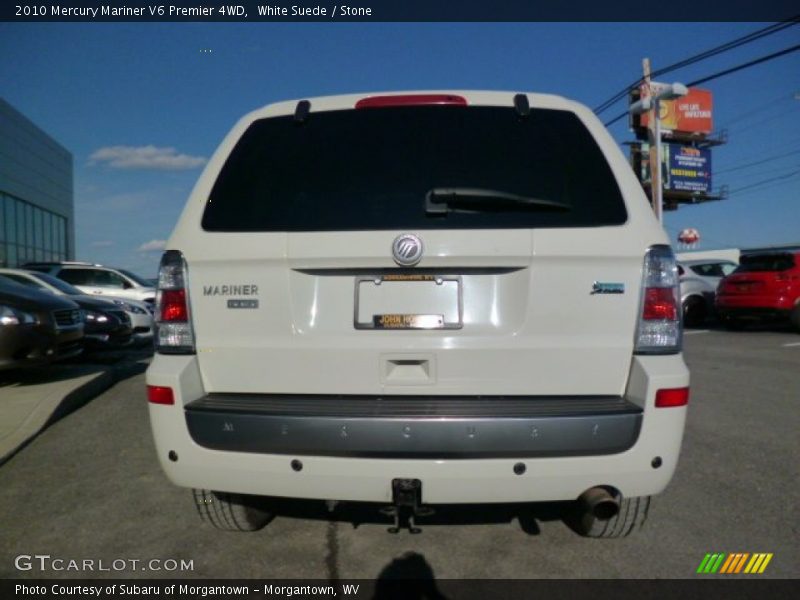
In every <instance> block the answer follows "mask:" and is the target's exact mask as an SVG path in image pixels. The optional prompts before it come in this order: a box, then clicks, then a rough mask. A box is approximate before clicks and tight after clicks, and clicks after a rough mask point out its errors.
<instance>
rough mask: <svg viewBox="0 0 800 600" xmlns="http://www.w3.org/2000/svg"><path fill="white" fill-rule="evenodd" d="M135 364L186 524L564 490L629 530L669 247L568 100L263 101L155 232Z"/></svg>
mask: <svg viewBox="0 0 800 600" xmlns="http://www.w3.org/2000/svg"><path fill="white" fill-rule="evenodd" d="M167 248H168V250H167V251H166V253H165V254H164V256H163V259H162V262H161V268H160V273H159V284H158V294H157V306H156V320H157V332H156V355H155V358H154V360H153V362H152V364H151V365H150V367H149V369H148V371H147V385H148V399H149V401H150V405H149V406H150V417H151V422H152V429H153V434H154V437H155V442H156V447H157V450H158V456H159V459H160V461H161V464H162V466H163V468H164V470H165V471H166V473H167V475H168V477H169V478H170V479H171V480H172V481H173V482H174V483H176V484H177V485H180V486H185V487H187V488H195V492H194V493H195V499H196V501H197V505H198V508H199V510H200V513H201V515H202V516H204V517H205V518H206V519H207V520H209V521H210V522H212V523H213V524H214V525H216V526H218V527H221V528H224V529H238V530H254V529H258V528H260V527H261V526H263V525H264V524H265V523H266V522H267V520H268V519H269V517H270V502H269V497H289V498H312V499H321V500H349V501H367V502H380V503H384V504H388V505H390V507H389V512H390V513H392V514H393V515H394V517H395V528H394V530H395V531H396V530H397V528H399V527H400V526H401V525H402V524H405V523H406V519H407V520H408V525H409V526H410V527H414V521H413V519H414V516H418V515H422V514H426V512H427V511H429V510H431V509H432V508H433V507H432V505H437V504H448V503H500V502H536V501H561V500H564V501H575V502H574V504H572V505H571V506H573V507H574V509H575V512H574V517H575V519H574V523H575V524H576V525H577V528H578V530H579V531H580V532H581V533H583V534H585V535H588V536H594V537H618V536H621V535H627V534H628V533H629V532H630V531H631V530H632V529H634V528H635V527H637V526H639V525H641V523H642V522H643V521H644V519H645V516H646V514H647V509H648V506H649V504H650V500H649V497H650V496H651V495H653V494H657V493H659V492H661V491H662V490H663V489H664V488H665V486H666V485H667V483H668V482H669V480H670V478H671V477H672V475H673V472H674V471H675V467H676V464H677V461H678V455H679V451H680V447H681V439H682V435H683V428H684V420H685V417H686V405H687V401H688V392H689V389H688V385H689V373H688V370H687V368H686V365H685V363H684V361H683V357H682V355H681V335H682V332H681V313H680V303H679V297H678V275H677V269H676V264H675V259H674V257H673V255H672V251H671V250H670V248H669V246H668V239H667V236H666V235H665V233H664V231H663V230H662V229H661V227H660V226H659V224H658V222H657V221H656V219H655V217H654V216H653V212H652V210H651V209H650V207H649V205H648V203H647V200H646V198H645V196H644V193H643V192H642V188H641V186H640V185H639V183H638V181H637V180H636V177H635V176H634V174H633V172H632V171H631V168H630V166H629V165H628V164H627V162H626V160H625V158H624V157H623V155H622V154H621V152H620V151H619V149H618V147H617V145H616V144H615V143H614V140H613V139H612V138H611V137H610V135H609V134H608V132H607V131H606V130H605V129H604V128H603V126H602V125H601V123H600V122H599V121H598V119H597V118H596V117H595V116H594V115H593V114H592V113H591V111H589V110H588V109H587V108H586V107H584V106H582V105H580V104H577V103H575V102H571V101H568V100H565V99H563V98H560V97H557V96H549V95H539V94H515V93H512V92H508V93H506V92H460V91H459V92H408V93H391V94H365V95H348V96H335V97H325V98H313V99H310V100H301V101H299V102H298V101H291V102H282V103H278V104H273V105H270V106H267V107H265V108H263V109H260V110H257V111H255V112H252V113H250V114H248V115H246V116H245V117H244V118H242V119H241V120H240V121H239V123H238V124H237V125H236V126H235V127H234V128H233V130H232V131H231V132H230V134H229V135H228V136H227V137H226V138H225V139H224V140H223V142H222V144H221V145H220V147H219V148H218V149H217V151H216V153H215V154H214V156H213V157H212V159H211V160H210V161H209V163H208V166H207V167H206V169H205V171H204V172H203V174H202V176H201V177H200V179H199V181H198V183H197V185H196V186H195V188H194V191H193V192H192V194H191V196H190V198H189V200H188V203H187V204H186V207H185V209H184V211H183V214H182V215H181V217H180V220H179V222H178V224H177V226H176V228H175V230H174V231H173V233H172V236H171V237H170V239H169V242H168V245H167Z"/></svg>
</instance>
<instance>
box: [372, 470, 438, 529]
mask: <svg viewBox="0 0 800 600" xmlns="http://www.w3.org/2000/svg"><path fill="white" fill-rule="evenodd" d="M381 512H382V513H383V514H385V515H388V516H390V517H393V518H394V526H392V527H389V529H388V531H389V533H398V532H399V531H400V529H401V527H402V526H404V524H407V526H408V531H409V533H421V532H422V530H421V529H420V528H419V527H417V526H416V524H415V523H414V518H415V517H425V516H428V515H432V514H433V509H432V508H430V507H428V506H422V482H421V481H420V480H419V479H392V506H387V507H385V508H382V509H381Z"/></svg>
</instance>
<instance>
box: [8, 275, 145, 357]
mask: <svg viewBox="0 0 800 600" xmlns="http://www.w3.org/2000/svg"><path fill="white" fill-rule="evenodd" d="M36 275H37V276H38V277H42V278H44V281H45V282H46V283H48V284H50V285H51V286H53V287H54V288H55V289H56V290H58V292H57V293H56V292H54V291H52V290H50V289H48V288H46V287H44V285H42V283H41V282H40V281H38V280H37V279H36V278H31V277H30V276H27V275H26V272H25V271H21V270H14V269H2V271H0V277H5V278H6V279H10V280H11V281H13V282H14V283H18V284H19V285H23V286H25V287H27V288H29V289H35V290H39V291H42V292H44V293H46V294H54V295H56V296H58V295H62V296H63V295H64V294H66V295H68V296H69V299H70V300H72V301H73V302H75V303H76V304H77V305H78V306H79V307H80V308H81V310H82V311H83V318H84V328H83V331H84V338H83V341H84V345H85V346H86V348H87V349H102V348H120V347H122V346H127V345H128V344H130V343H131V342H132V341H133V326H132V324H131V318H130V316H129V315H128V313H127V312H125V310H124V308H122V307H121V306H119V305H117V304H116V303H115V302H114V301H113V300H109V299H106V298H96V297H94V296H89V295H88V294H83V293H81V291H80V290H79V289H77V288H75V287H73V286H71V285H70V284H68V283H66V282H65V281H61V280H60V279H57V278H55V277H52V276H50V275H47V274H46V273H38V272H37V273H36Z"/></svg>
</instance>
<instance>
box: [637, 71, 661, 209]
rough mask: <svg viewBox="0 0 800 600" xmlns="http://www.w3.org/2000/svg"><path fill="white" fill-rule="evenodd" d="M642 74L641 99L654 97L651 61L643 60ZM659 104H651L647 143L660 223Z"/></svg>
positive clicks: (651, 200)
mask: <svg viewBox="0 0 800 600" xmlns="http://www.w3.org/2000/svg"><path fill="white" fill-rule="evenodd" d="M642 73H643V75H644V76H643V77H642V79H643V80H644V83H642V86H641V95H640V97H641V98H650V97H652V96H654V95H655V94H654V93H653V90H652V88H651V86H650V83H651V82H650V59H649V58H644V59H642ZM658 113H659V106H658V102H651V104H650V110H649V111H648V114H647V141H648V143H649V145H650V152H649V159H650V202H651V203H652V205H653V212H655V213H656V219H658V222H659V223H663V222H664V202H663V200H662V187H661V126H660V125H661V120H660V118H659V117H660V115H659V114H658Z"/></svg>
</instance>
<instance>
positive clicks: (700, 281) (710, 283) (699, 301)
mask: <svg viewBox="0 0 800 600" xmlns="http://www.w3.org/2000/svg"><path fill="white" fill-rule="evenodd" d="M737 266H738V265H737V264H736V263H735V262H733V261H730V260H721V259H713V258H710V259H705V260H686V261H683V262H679V263H678V274H679V275H680V286H681V306H682V307H683V324H684V325H685V326H686V327H700V326H702V325H704V324H705V322H706V321H707V320H708V318H709V317H710V316H711V315H712V314H713V312H714V294H715V293H716V291H717V285H718V284H719V282H720V280H721V279H722V278H723V277H725V276H726V275H730V274H731V273H733V271H734V269H736V267H737Z"/></svg>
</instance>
